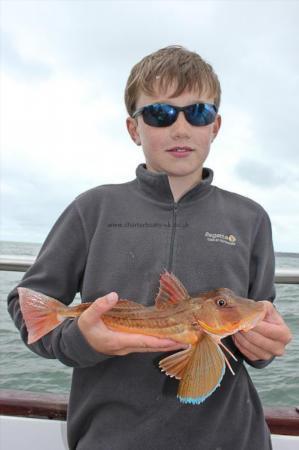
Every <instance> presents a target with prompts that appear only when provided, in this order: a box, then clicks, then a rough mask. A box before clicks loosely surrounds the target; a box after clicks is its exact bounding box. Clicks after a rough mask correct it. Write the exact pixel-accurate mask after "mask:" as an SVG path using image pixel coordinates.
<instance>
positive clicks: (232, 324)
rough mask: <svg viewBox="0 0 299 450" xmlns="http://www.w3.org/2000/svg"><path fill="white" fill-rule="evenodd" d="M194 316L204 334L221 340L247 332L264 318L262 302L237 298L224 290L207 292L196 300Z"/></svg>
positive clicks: (231, 292)
mask: <svg viewBox="0 0 299 450" xmlns="http://www.w3.org/2000/svg"><path fill="white" fill-rule="evenodd" d="M194 303H197V304H198V308H197V309H195V312H194V315H195V319H196V322H197V323H198V325H199V326H200V327H201V328H202V329H203V330H204V331H206V332H208V333H210V334H214V335H218V336H220V337H221V338H222V337H225V336H228V335H231V334H234V333H237V331H240V330H244V331H248V330H250V329H251V328H253V327H255V325H256V324H257V323H258V322H259V321H260V320H261V319H262V318H263V317H264V316H265V307H264V304H263V302H257V301H255V300H250V299H248V298H243V297H239V296H237V295H235V294H234V292H233V291H231V290H230V289H226V288H220V289H215V290H214V291H210V292H207V293H206V294H204V295H203V296H201V297H198V298H197V299H196V298H194Z"/></svg>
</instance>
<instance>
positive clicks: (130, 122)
mask: <svg viewBox="0 0 299 450" xmlns="http://www.w3.org/2000/svg"><path fill="white" fill-rule="evenodd" d="M126 124H127V129H128V132H129V135H130V136H131V139H132V140H133V141H134V142H135V144H136V145H141V140H140V136H139V133H138V130H137V125H138V124H137V120H136V119H133V118H132V117H128V118H127V120H126Z"/></svg>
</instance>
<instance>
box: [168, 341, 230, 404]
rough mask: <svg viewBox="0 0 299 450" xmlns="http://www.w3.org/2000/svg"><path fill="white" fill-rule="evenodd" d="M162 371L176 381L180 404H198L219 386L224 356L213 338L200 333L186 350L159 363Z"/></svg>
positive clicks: (222, 372) (222, 373)
mask: <svg viewBox="0 0 299 450" xmlns="http://www.w3.org/2000/svg"><path fill="white" fill-rule="evenodd" d="M159 366H160V368H161V369H162V371H164V372H165V373H166V374H167V375H169V376H171V377H175V378H178V379H180V384H179V389H178V398H179V400H180V401H181V402H182V403H192V404H200V403H202V402H203V401H204V400H205V399H206V398H208V397H209V396H210V395H211V394H212V393H213V392H214V391H215V389H216V388H217V387H218V386H219V385H220V382H221V380H222V378H223V375H224V372H225V359H224V355H223V353H222V351H221V349H220V348H219V346H218V345H217V343H215V342H214V341H213V339H212V338H211V337H210V336H209V335H207V334H203V335H202V336H200V337H199V340H198V342H197V343H196V344H194V345H192V346H191V347H190V348H189V349H187V350H183V351H181V352H179V353H175V354H174V355H171V356H168V357H167V358H164V359H163V360H162V361H160V364H159Z"/></svg>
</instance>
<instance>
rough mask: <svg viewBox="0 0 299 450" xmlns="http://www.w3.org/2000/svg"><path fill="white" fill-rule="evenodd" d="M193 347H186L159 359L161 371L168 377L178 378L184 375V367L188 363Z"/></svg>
mask: <svg viewBox="0 0 299 450" xmlns="http://www.w3.org/2000/svg"><path fill="white" fill-rule="evenodd" d="M192 353H193V348H192V347H191V346H190V348H187V349H186V350H182V351H180V352H178V353H174V354H173V355H170V356H167V358H164V359H161V361H160V362H159V367H160V369H161V371H162V372H165V373H166V375H168V376H170V377H175V378H176V379H177V380H180V379H181V378H182V376H183V375H184V372H185V369H186V367H187V365H188V362H189V360H190V357H191V356H192Z"/></svg>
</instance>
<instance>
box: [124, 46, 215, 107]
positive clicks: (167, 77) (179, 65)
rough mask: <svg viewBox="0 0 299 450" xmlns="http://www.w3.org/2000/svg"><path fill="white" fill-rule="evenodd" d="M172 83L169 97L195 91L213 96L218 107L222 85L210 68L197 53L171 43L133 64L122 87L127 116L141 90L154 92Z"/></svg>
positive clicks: (147, 93) (151, 93)
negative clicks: (124, 86)
mask: <svg viewBox="0 0 299 450" xmlns="http://www.w3.org/2000/svg"><path fill="white" fill-rule="evenodd" d="M171 85H173V86H175V90H174V92H173V94H172V97H176V96H178V95H180V94H181V93H182V92H184V91H185V90H186V89H187V90H189V91H198V93H199V95H201V94H202V93H205V94H206V93H207V94H208V95H209V96H211V97H212V98H214V104H215V106H216V107H217V109H218V108H219V105H220V98H221V87H220V83H219V80H218V77H217V75H216V73H215V72H214V70H213V67H212V66H211V65H210V64H208V63H207V62H206V61H204V60H203V59H202V58H201V57H200V56H199V55H198V54H197V53H195V52H190V51H189V50H187V49H186V48H184V47H182V46H180V45H170V46H168V47H165V48H162V49H160V50H158V51H156V52H154V53H151V54H150V55H147V56H145V57H144V58H143V59H142V60H141V61H139V62H138V63H137V64H135V66H133V68H132V70H131V73H130V75H129V78H128V81H127V84H126V88H125V104H126V108H127V111H128V113H129V115H130V116H132V114H133V113H134V111H135V109H136V102H137V98H138V95H140V93H141V92H143V93H145V94H146V95H153V94H155V93H156V92H157V90H158V91H162V92H163V91H166V90H167V88H168V87H169V86H171Z"/></svg>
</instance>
